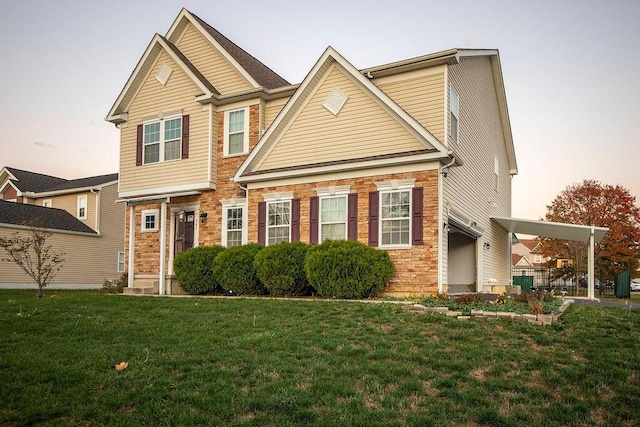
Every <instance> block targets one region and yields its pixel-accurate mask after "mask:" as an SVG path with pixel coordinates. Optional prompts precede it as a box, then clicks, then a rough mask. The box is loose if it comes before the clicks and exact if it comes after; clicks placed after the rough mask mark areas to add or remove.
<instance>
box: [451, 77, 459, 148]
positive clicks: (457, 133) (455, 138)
mask: <svg viewBox="0 0 640 427" xmlns="http://www.w3.org/2000/svg"><path fill="white" fill-rule="evenodd" d="M451 92H454V93H455V94H456V99H457V100H458V103H457V107H458V108H457V109H456V112H455V114H454V111H453V109H452V108H451ZM451 115H454V116H455V117H456V131H455V136H454V132H453V123H451V121H452V120H451ZM449 122H450V123H449V128H450V130H449V135H451V139H452V140H453V141H454V142H455V143H457V144H459V143H460V94H459V93H458V91H457V90H456V88H454V87H453V85H452V84H449Z"/></svg>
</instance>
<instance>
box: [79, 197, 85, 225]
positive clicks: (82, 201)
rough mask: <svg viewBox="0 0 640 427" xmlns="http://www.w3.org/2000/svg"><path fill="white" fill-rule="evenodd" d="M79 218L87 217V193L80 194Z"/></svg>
mask: <svg viewBox="0 0 640 427" xmlns="http://www.w3.org/2000/svg"><path fill="white" fill-rule="evenodd" d="M78 219H87V195H86V194H85V195H82V196H78Z"/></svg>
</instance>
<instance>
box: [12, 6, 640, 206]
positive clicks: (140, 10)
mask: <svg viewBox="0 0 640 427" xmlns="http://www.w3.org/2000/svg"><path fill="white" fill-rule="evenodd" d="M182 7H186V8H187V9H189V10H190V11H191V12H193V13H194V14H196V15H198V16H199V17H200V18H202V19H203V20H205V21H206V22H207V23H209V24H210V25H211V26H213V27H214V28H216V29H217V30H218V31H220V32H221V33H222V34H224V35H225V36H226V37H228V38H229V39H231V40H232V41H234V42H235V43H236V44H238V45H239V46H241V47H242V48H243V49H245V50H246V51H248V52H249V53H251V54H252V55H253V56H255V57H256V58H258V59H259V60H260V61H262V62H263V63H265V64H266V65H267V66H269V67H270V68H271V69H273V70H274V71H276V72H277V73H278V74H280V75H281V76H283V77H284V78H285V79H287V80H288V81H289V82H291V83H299V82H301V81H302V80H303V79H304V77H305V76H306V73H307V72H308V71H309V70H310V69H311V67H312V66H313V65H314V64H315V62H316V61H317V59H318V58H319V57H320V55H321V54H322V52H323V51H324V50H325V48H326V47H327V46H329V45H331V46H332V47H334V48H335V49H336V50H337V51H338V52H340V53H341V54H342V55H343V56H344V57H345V58H346V59H347V60H348V61H349V62H351V63H352V64H353V65H354V66H355V67H356V68H366V67H370V66H375V65H381V64H385V63H388V62H393V61H398V60H402V59H407V58H411V57H415V56H420V55H424V54H428V53H433V52H437V51H441V50H446V49H450V48H455V47H457V48H489V49H499V51H500V60H501V63H502V71H503V78H504V84H505V88H506V94H507V102H508V107H509V115H510V120H511V127H512V133H513V140H514V145H515V150H516V157H517V162H518V172H519V173H518V175H516V176H515V177H514V178H513V186H512V193H513V196H512V201H513V203H512V216H513V217H517V218H527V219H540V218H542V217H544V214H545V213H546V206H547V205H549V204H550V203H551V202H552V201H553V199H554V198H555V196H556V195H557V194H559V193H560V192H561V191H562V190H564V189H565V188H566V187H567V186H569V185H572V184H576V183H580V182H582V181H583V180H584V179H595V180H598V181H600V182H602V183H603V184H611V185H621V186H623V187H625V188H626V189H628V190H629V191H630V192H631V194H632V195H633V196H635V197H636V203H637V204H640V173H639V171H640V163H639V161H638V160H639V159H640V136H639V135H640V119H638V116H639V115H640V82H639V80H638V76H639V75H640V74H639V71H638V70H640V26H639V25H637V18H638V16H640V2H639V1H637V0H602V1H594V0H551V1H549V0H537V1H523V0H510V1H509V0H505V1H491V0H490V1H481V0H458V1H456V2H444V1H430V0H424V1H402V0H396V1H395V2H388V1H381V0H369V1H366V2H365V1H355V0H339V1H336V0H325V1H322V2H303V1H292V0H281V1H273V0H261V1H253V0H245V1H243V0H234V1H219V0H185V1H183V2H178V1H168V0H154V1H147V0H140V1H138V0H127V1H124V0H110V1H103V2H96V1H87V0H79V1H72V0H57V1H46V0H35V1H34V0H0V16H2V18H3V23H2V25H1V26H0V58H1V60H0V64H1V65H0V129H2V130H3V132H2V133H1V134H0V167H2V166H12V167H16V168H19V169H25V170H30V171H34V172H40V173H45V174H49V175H54V176H59V177H62V178H67V179H73V178H81V177H86V176H92V175H100V174H107V173H113V172H117V170H118V150H119V132H118V130H117V129H116V128H115V127H114V125H113V124H111V123H108V122H106V121H105V120H104V118H105V117H106V115H107V113H108V111H109V110H110V109H111V107H112V105H113V103H114V102H115V100H116V98H117V97H118V95H119V94H120V91H121V90H122V88H123V87H124V85H125V83H126V81H127V79H128V78H129V76H130V75H131V72H132V71H133V69H134V68H135V66H136V64H137V62H138V60H139V59H140V57H141V56H142V54H143V53H144V51H145V49H146V48H147V46H148V44H149V42H150V41H151V39H152V37H153V35H154V34H155V33H159V34H161V35H165V34H166V32H167V31H168V29H169V27H170V26H171V24H172V23H173V21H174V19H175V17H176V16H177V15H178V13H179V12H180V10H181V8H182Z"/></svg>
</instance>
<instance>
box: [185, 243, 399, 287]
mask: <svg viewBox="0 0 640 427" xmlns="http://www.w3.org/2000/svg"><path fill="white" fill-rule="evenodd" d="M173 269H174V271H175V273H176V276H177V278H178V283H179V284H180V286H181V287H182V289H184V291H185V292H187V293H189V294H196V295H199V294H209V293H227V294H235V295H265V294H269V295H273V296H300V295H312V294H316V295H319V296H322V297H330V298H368V297H373V296H377V295H378V294H380V292H382V290H383V289H384V286H385V285H386V284H387V283H388V282H389V279H391V276H392V275H393V272H394V265H393V262H392V261H391V259H390V258H389V254H388V253H387V252H384V251H379V250H377V249H374V248H371V247H368V246H366V245H364V244H362V243H359V242H356V241H352V240H335V241H326V242H324V243H322V244H320V245H314V246H310V245H307V244H306V243H302V242H291V243H289V242H282V243H278V244H276V245H273V246H267V247H263V246H261V245H258V244H256V243H250V244H248V245H243V246H235V247H232V248H228V249H225V248H224V247H222V246H200V247H197V248H193V249H189V250H188V251H185V252H182V253H180V254H178V255H176V257H175V258H174V261H173Z"/></svg>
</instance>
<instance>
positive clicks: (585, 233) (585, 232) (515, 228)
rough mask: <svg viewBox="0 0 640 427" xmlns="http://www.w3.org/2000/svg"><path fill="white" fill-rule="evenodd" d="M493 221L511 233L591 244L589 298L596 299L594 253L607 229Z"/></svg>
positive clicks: (501, 220)
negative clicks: (596, 245)
mask: <svg viewBox="0 0 640 427" xmlns="http://www.w3.org/2000/svg"><path fill="white" fill-rule="evenodd" d="M491 220H492V221H494V222H495V223H497V224H498V225H500V227H502V228H504V229H505V230H507V231H509V232H511V233H520V234H529V235H532V236H540V237H550V238H552V239H560V240H571V241H575V242H585V243H589V258H588V280H589V281H588V289H587V291H588V296H589V298H592V299H593V298H595V280H594V272H595V271H594V270H595V268H594V259H593V258H594V252H595V244H596V243H600V242H602V239H604V236H605V235H606V234H607V232H608V231H609V229H608V228H605V227H593V226H590V225H575V224H565V223H561V222H548V221H535V220H532V219H520V218H504V217H493V218H491Z"/></svg>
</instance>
